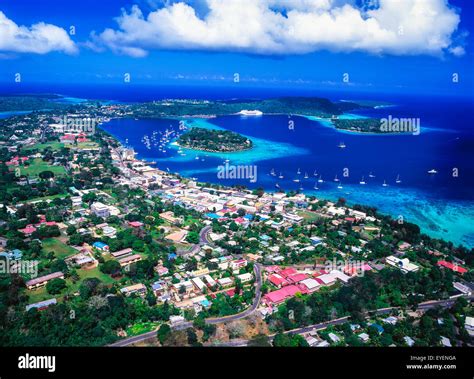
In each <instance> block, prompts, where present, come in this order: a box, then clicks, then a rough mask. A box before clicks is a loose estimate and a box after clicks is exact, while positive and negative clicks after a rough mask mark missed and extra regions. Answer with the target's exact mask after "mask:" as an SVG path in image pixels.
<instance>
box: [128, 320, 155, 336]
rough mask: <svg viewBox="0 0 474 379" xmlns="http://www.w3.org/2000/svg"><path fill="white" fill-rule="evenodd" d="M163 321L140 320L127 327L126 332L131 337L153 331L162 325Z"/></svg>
mask: <svg viewBox="0 0 474 379" xmlns="http://www.w3.org/2000/svg"><path fill="white" fill-rule="evenodd" d="M160 324H161V322H158V321H154V322H140V323H138V324H135V325H132V326H130V327H129V328H127V330H126V332H127V335H128V336H129V337H131V336H136V335H138V334H142V333H147V332H151V331H152V330H155V329H156V328H158V326H160Z"/></svg>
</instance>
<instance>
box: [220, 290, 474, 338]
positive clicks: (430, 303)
mask: <svg viewBox="0 0 474 379" xmlns="http://www.w3.org/2000/svg"><path fill="white" fill-rule="evenodd" d="M473 299H474V296H468V297H467V300H469V301H472V300H473ZM455 301H456V299H449V300H433V301H427V302H424V303H420V304H419V305H418V308H417V309H418V310H428V309H431V308H435V307H438V306H440V307H443V308H448V307H451V306H452V305H453V304H454V303H455ZM398 308H399V307H389V308H379V309H377V310H375V311H370V312H367V313H368V314H372V315H374V314H376V315H383V314H387V313H390V312H392V311H394V310H396V309H398ZM348 319H349V316H345V317H340V318H337V319H334V320H330V321H325V322H321V323H319V324H314V325H309V326H305V327H302V328H297V329H293V330H287V331H286V332H284V333H285V334H302V333H308V332H311V331H318V330H323V329H326V328H327V327H328V326H331V325H341V324H344V323H345V322H347V320H348ZM274 336H275V335H274V334H272V335H270V336H269V338H270V341H272V340H273V337H274ZM248 342H249V341H247V342H246V343H245V342H244V340H238V343H236V344H234V343H233V342H232V341H229V342H227V343H222V344H220V345H219V346H246V345H247V343H248Z"/></svg>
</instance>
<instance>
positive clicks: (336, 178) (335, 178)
mask: <svg viewBox="0 0 474 379" xmlns="http://www.w3.org/2000/svg"><path fill="white" fill-rule="evenodd" d="M334 181H335V182H338V181H339V179H338V177H337V174H336V176H335V177H334Z"/></svg>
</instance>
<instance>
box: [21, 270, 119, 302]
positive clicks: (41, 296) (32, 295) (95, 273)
mask: <svg viewBox="0 0 474 379" xmlns="http://www.w3.org/2000/svg"><path fill="white" fill-rule="evenodd" d="M77 274H78V275H79V277H80V279H79V280H78V281H77V282H73V281H72V280H71V279H70V278H68V279H66V284H67V288H65V289H64V290H62V291H61V293H59V294H56V295H51V294H49V293H48V292H47V291H46V286H44V287H41V288H38V289H36V290H31V291H30V290H26V294H27V295H28V297H29V300H28V303H29V304H32V303H37V302H39V301H43V300H47V299H51V298H53V297H54V298H56V299H58V301H59V300H60V299H62V297H63V296H64V295H66V294H70V295H72V294H73V293H75V292H77V291H79V287H80V286H81V283H82V282H83V281H84V279H87V278H97V279H99V280H100V281H101V282H102V283H105V284H113V283H115V279H113V278H112V277H110V276H109V275H107V274H104V273H102V272H101V271H100V270H99V268H98V267H96V268H93V269H91V270H77Z"/></svg>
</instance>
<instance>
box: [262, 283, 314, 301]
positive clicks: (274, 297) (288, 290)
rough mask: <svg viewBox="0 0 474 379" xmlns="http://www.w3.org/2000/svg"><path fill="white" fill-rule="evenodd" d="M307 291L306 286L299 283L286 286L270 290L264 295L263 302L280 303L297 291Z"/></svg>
mask: <svg viewBox="0 0 474 379" xmlns="http://www.w3.org/2000/svg"><path fill="white" fill-rule="evenodd" d="M298 292H299V293H303V294H304V293H306V288H305V287H299V286H297V285H294V284H293V285H291V286H286V287H283V288H280V289H279V290H276V291H273V292H269V293H267V294H266V295H264V296H263V302H264V303H266V304H267V305H273V304H280V303H283V302H284V301H285V300H286V299H289V298H290V297H293V296H295V295H296V294H297V293H298Z"/></svg>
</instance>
